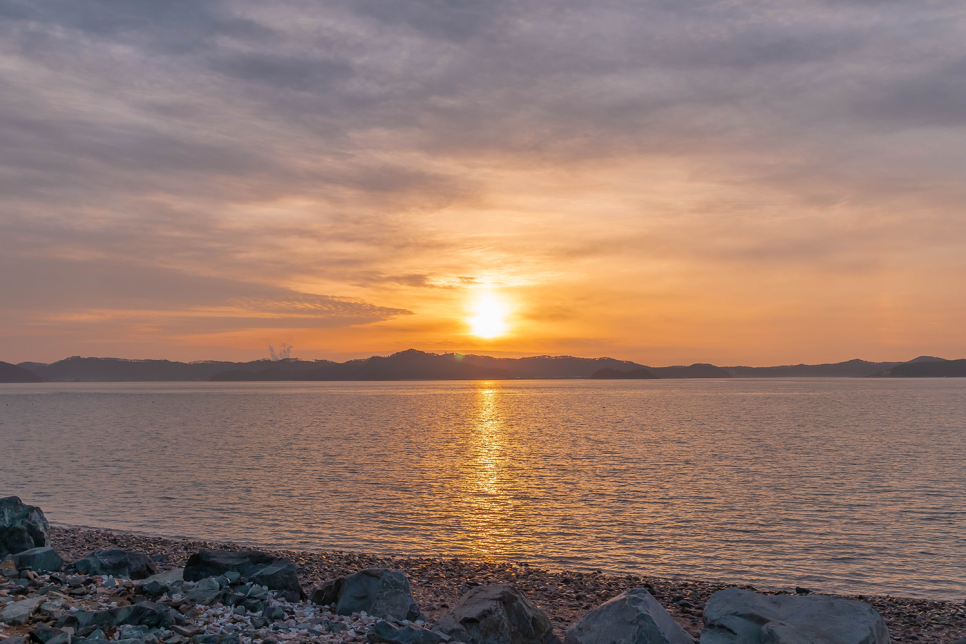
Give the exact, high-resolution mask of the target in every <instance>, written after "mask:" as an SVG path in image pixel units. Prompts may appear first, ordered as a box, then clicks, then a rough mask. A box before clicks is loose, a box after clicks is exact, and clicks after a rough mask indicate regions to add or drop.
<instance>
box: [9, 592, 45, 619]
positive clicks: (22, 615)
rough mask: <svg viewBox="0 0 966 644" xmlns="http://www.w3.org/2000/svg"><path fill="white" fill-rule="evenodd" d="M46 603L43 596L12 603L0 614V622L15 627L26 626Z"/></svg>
mask: <svg viewBox="0 0 966 644" xmlns="http://www.w3.org/2000/svg"><path fill="white" fill-rule="evenodd" d="M45 601H47V599H46V598H45V597H42V596H41V597H34V598H32V599H24V600H21V601H19V602H11V603H9V604H7V606H6V607H5V608H4V609H3V611H2V612H0V622H3V623H4V624H14V625H20V624H26V623H27V622H28V621H29V620H30V618H31V617H32V616H33V614H34V613H36V612H37V609H38V608H40V605H41V604H42V603H44V602H45Z"/></svg>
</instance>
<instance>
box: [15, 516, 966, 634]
mask: <svg viewBox="0 0 966 644" xmlns="http://www.w3.org/2000/svg"><path fill="white" fill-rule="evenodd" d="M50 537H51V545H52V546H53V547H54V548H55V549H56V550H57V551H58V552H59V553H60V554H61V556H62V557H63V558H64V559H65V560H66V561H75V560H77V559H79V558H81V557H83V556H85V555H87V554H89V553H90V552H92V551H94V550H98V549H105V548H121V549H124V550H132V551H135V552H142V553H144V554H147V555H149V556H156V555H160V557H158V558H163V561H160V562H156V565H157V566H158V568H159V570H162V571H164V570H170V569H172V568H178V567H182V566H184V564H185V561H186V560H187V558H188V556H189V555H191V554H192V553H194V552H197V551H199V550H203V549H216V548H220V549H225V550H241V549H246V548H247V547H250V546H241V545H238V544H232V543H212V542H208V541H192V540H187V539H171V538H161V537H149V536H144V535H138V534H130V533H122V532H111V531H106V530H93V529H86V528H61V527H52V528H51V531H50ZM268 552H271V553H273V554H275V555H276V556H279V557H286V558H288V559H290V560H292V561H293V562H295V564H296V566H297V567H298V575H299V580H300V582H301V584H302V586H303V588H305V589H306V591H310V589H311V588H312V587H314V586H317V585H319V584H321V583H322V582H324V581H327V580H330V579H333V578H335V577H341V576H345V575H347V574H350V573H353V572H356V571H358V570H360V569H364V568H374V567H385V568H395V569H399V570H403V571H404V572H405V573H406V574H407V575H408V576H409V579H410V583H411V585H412V590H413V595H414V596H415V598H416V601H417V602H418V603H419V606H420V608H421V609H422V611H423V613H424V614H425V615H426V616H427V618H428V620H429V623H430V624H431V623H432V622H434V621H435V620H437V619H438V618H439V617H440V616H441V615H442V614H443V613H445V612H446V611H447V610H448V609H449V608H451V607H453V606H455V605H456V604H457V602H458V601H459V598H460V597H461V596H462V595H463V594H464V593H466V592H467V591H468V590H469V589H470V588H473V587H475V586H479V585H484V584H496V583H511V584H513V585H514V586H516V587H517V588H518V589H519V590H521V591H522V592H524V593H525V594H527V596H528V597H529V598H530V600H531V601H532V602H533V603H534V604H536V605H537V606H538V607H540V608H541V609H543V610H544V611H546V613H547V615H548V616H549V617H550V619H551V621H552V623H553V625H554V629H555V631H556V632H557V633H558V635H560V636H561V638H563V634H564V632H565V631H566V629H567V628H569V627H570V626H571V625H572V624H574V623H575V622H576V621H577V620H579V619H580V618H581V617H582V616H583V615H584V614H585V613H586V612H587V611H588V610H590V609H591V608H594V607H596V606H598V605H600V604H601V603H602V602H604V601H607V600H608V599H610V598H612V597H614V596H616V595H618V594H620V593H622V592H624V591H625V590H628V589H630V588H638V587H644V588H647V589H648V590H649V591H650V592H651V594H652V595H654V597H655V598H656V599H657V600H658V601H659V602H660V603H661V604H662V605H663V606H664V607H665V608H666V609H667V610H668V612H669V613H670V614H671V616H672V617H673V618H674V619H675V620H676V621H677V622H678V623H679V624H681V626H682V627H684V629H685V630H686V631H688V632H689V633H691V634H692V635H694V636H695V637H697V636H699V635H700V632H701V614H702V611H703V609H704V605H705V603H706V602H707V600H708V598H709V597H710V596H711V595H712V594H713V593H715V592H717V591H719V590H722V589H724V588H727V587H729V586H730V585H728V584H722V583H718V582H709V581H697V580H682V579H673V580H672V579H662V578H656V577H647V576H637V575H605V574H600V573H588V572H581V571H568V570H554V571H550V570H544V569H540V568H537V567H533V566H529V565H527V564H526V563H525V562H520V563H508V562H487V561H474V560H467V559H457V558H439V557H407V556H381V555H368V554H360V553H350V552H342V551H335V552H296V551H277V550H268ZM45 580H46V578H45V577H44V576H41V579H40V580H38V583H39V585H40V586H41V587H42V586H43V585H45V584H46V583H47V582H46V581H45ZM92 580H93V581H92V585H91V586H89V587H85V589H86V590H88V591H90V592H86V593H85V594H77V589H76V588H75V589H70V593H67V592H64V591H66V590H68V588H67V585H66V584H65V585H64V587H63V589H62V590H51V591H49V592H51V594H54V593H56V594H57V599H58V600H59V601H62V602H64V603H65V604H70V605H75V606H77V607H80V608H85V607H86V608H87V609H88V610H90V609H91V607H94V608H100V607H104V606H108V607H109V606H111V605H112V603H113V604H115V605H116V604H117V603H118V602H119V601H121V602H123V601H130V600H131V599H135V600H136V599H137V598H136V597H133V598H132V597H131V595H132V594H133V593H134V592H136V591H137V586H136V584H132V583H131V582H130V581H127V580H124V581H123V582H121V583H120V584H119V586H118V587H117V588H105V587H104V585H103V582H104V580H101V579H100V578H96V577H95V578H92ZM0 585H2V584H0ZM741 587H742V588H746V589H749V590H757V592H763V593H767V594H794V593H795V592H796V589H795V588H789V589H775V588H771V589H760V588H759V589H755V588H752V587H750V586H741ZM799 590H801V591H803V592H804V589H799ZM5 592H7V593H8V594H9V591H4V590H0V602H5V601H9V599H10V598H9V597H6V598H4V597H3V595H4V593H5ZM61 595H62V597H61ZM846 598H847V599H858V600H860V601H865V602H867V603H869V604H871V605H872V606H873V607H874V608H875V609H876V610H877V611H878V612H879V614H880V615H882V617H883V618H884V619H885V621H886V623H887V624H888V626H889V632H890V635H891V638H892V641H894V642H918V643H922V644H955V643H957V642H959V641H960V640H962V639H963V638H966V605H964V603H961V602H946V601H930V600H920V599H905V598H897V597H890V596H862V595H857V596H856V595H853V596H846ZM167 599H168V600H170V598H167ZM270 603H271V605H273V606H274V605H277V606H279V607H281V609H282V610H284V611H286V613H287V614H288V615H289V616H290V617H289V619H288V620H286V621H285V622H284V623H283V622H276V626H275V627H271V626H270V627H265V628H261V629H259V628H255V627H253V626H252V622H251V616H248V615H239V614H237V613H233V612H232V610H231V608H228V607H223V606H219V605H216V606H215V607H214V608H206V607H200V609H193V610H194V613H191V612H186V614H185V616H186V617H187V618H189V621H190V622H191V623H192V624H194V625H195V627H196V628H202V629H203V630H205V631H206V632H218V633H222V634H224V633H227V632H230V631H234V632H236V633H237V634H238V635H239V636H240V641H241V642H242V644H249V643H250V642H256V643H257V642H267V644H271V640H273V639H274V640H275V641H277V642H279V643H282V642H288V641H293V642H294V641H309V640H311V641H317V642H323V641H324V642H333V643H335V642H362V641H364V640H365V633H366V632H367V631H368V629H369V627H370V626H371V625H372V624H373V623H375V620H374V619H373V618H371V617H369V616H364V615H355V616H347V617H340V616H336V615H332V614H331V613H329V612H328V610H327V609H326V608H323V607H319V606H314V605H312V604H310V603H308V602H295V603H292V602H286V601H284V600H283V599H280V598H278V597H277V596H275V595H274V594H273V595H272V598H271V599H270ZM182 610H183V609H182ZM312 620H315V621H316V622H317V624H315V628H312V631H309V630H307V629H308V626H307V625H310V624H311V622H312ZM337 624H338V625H337ZM343 629H344V630H343ZM26 630H29V629H26V628H25V627H11V626H7V627H4V628H0V638H5V637H12V636H16V635H21V634H23V633H24V632H26ZM313 631H314V632H313ZM169 644H177V642H176V641H173V642H169Z"/></svg>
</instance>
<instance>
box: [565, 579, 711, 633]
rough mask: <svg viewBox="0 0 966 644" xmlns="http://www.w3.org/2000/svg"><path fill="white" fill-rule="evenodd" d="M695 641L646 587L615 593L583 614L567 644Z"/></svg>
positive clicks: (573, 628) (570, 631)
mask: <svg viewBox="0 0 966 644" xmlns="http://www.w3.org/2000/svg"><path fill="white" fill-rule="evenodd" d="M614 642H620V643H621V644H694V638H693V637H691V636H690V635H688V634H687V633H686V632H685V631H684V629H683V628H681V627H680V626H679V625H678V623H677V622H675V621H674V618H672V617H671V616H670V615H669V614H668V612H667V611H666V610H664V607H663V606H661V605H660V604H659V603H658V602H657V600H656V599H654V597H652V596H651V593H649V592H647V590H646V589H644V588H633V589H631V590H628V591H627V592H625V593H623V594H620V595H618V596H617V597H614V598H613V599H611V600H610V601H608V602H605V603H603V604H601V605H600V606H598V607H597V608H595V609H594V610H592V611H590V612H589V613H587V614H586V615H584V616H583V618H581V620H580V621H579V622H577V623H576V624H575V625H574V626H573V627H572V628H571V629H570V630H568V631H567V634H566V636H565V637H564V644H612V643H614Z"/></svg>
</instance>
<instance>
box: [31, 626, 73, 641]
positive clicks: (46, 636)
mask: <svg viewBox="0 0 966 644" xmlns="http://www.w3.org/2000/svg"><path fill="white" fill-rule="evenodd" d="M64 634H69V633H68V631H62V630H60V629H59V628H51V627H50V626H48V625H47V624H44V623H43V622H41V623H40V624H38V625H37V627H36V628H35V629H34V630H32V631H31V632H30V638H31V639H33V640H36V641H37V642H40V644H47V643H48V642H49V641H50V640H52V639H54V638H55V637H57V636H58V635H64Z"/></svg>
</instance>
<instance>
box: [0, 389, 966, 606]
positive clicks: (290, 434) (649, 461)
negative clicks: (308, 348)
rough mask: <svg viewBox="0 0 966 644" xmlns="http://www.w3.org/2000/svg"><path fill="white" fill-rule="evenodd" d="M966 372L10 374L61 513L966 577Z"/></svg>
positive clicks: (56, 518) (762, 573)
mask: <svg viewBox="0 0 966 644" xmlns="http://www.w3.org/2000/svg"><path fill="white" fill-rule="evenodd" d="M964 419H966V380H901V381H891V380H840V379H829V380H804V379H802V380H730V381H728V380H723V381H696V380H691V381H653V382H649V381H630V382H594V381H513V382H445V383H442V382H430V383H278V384H275V383H271V384H266V383H173V384H147V383H134V384H113V383H111V384H44V385H3V386H0V495H8V494H16V495H19V496H20V497H22V498H23V499H24V500H25V501H27V502H29V503H34V504H37V505H40V506H41V507H42V508H43V509H44V510H45V512H46V513H47V516H48V517H49V518H50V519H51V520H52V521H53V522H55V523H60V524H72V525H89V526H100V527H109V528H117V529H124V530H135V531H143V532H149V533H153V534H162V535H174V536H177V535H184V536H191V537H203V538H208V539H217V540H235V541H241V542H247V543H254V544H261V545H265V546H279V547H285V548H301V549H345V550H359V551H369V552H380V553H403V554H404V553H412V554H431V555H436V554H440V553H445V554H457V555H464V556H473V557H479V558H490V559H510V560H527V561H530V562H533V563H539V564H541V565H544V566H549V567H575V568H585V569H586V568H590V569H596V568H601V569H604V570H609V571H614V572H617V571H622V572H640V573H647V574H654V575H659V576H683V577H693V578H702V579H721V580H726V581H740V582H748V583H754V584H760V585H774V586H781V587H789V586H792V585H795V584H798V585H804V586H808V587H810V588H814V589H821V590H826V591H837V592H853V593H883V594H884V593H892V594H899V595H906V596H923V597H933V598H944V599H957V600H962V599H963V597H964V596H966V420H964Z"/></svg>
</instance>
